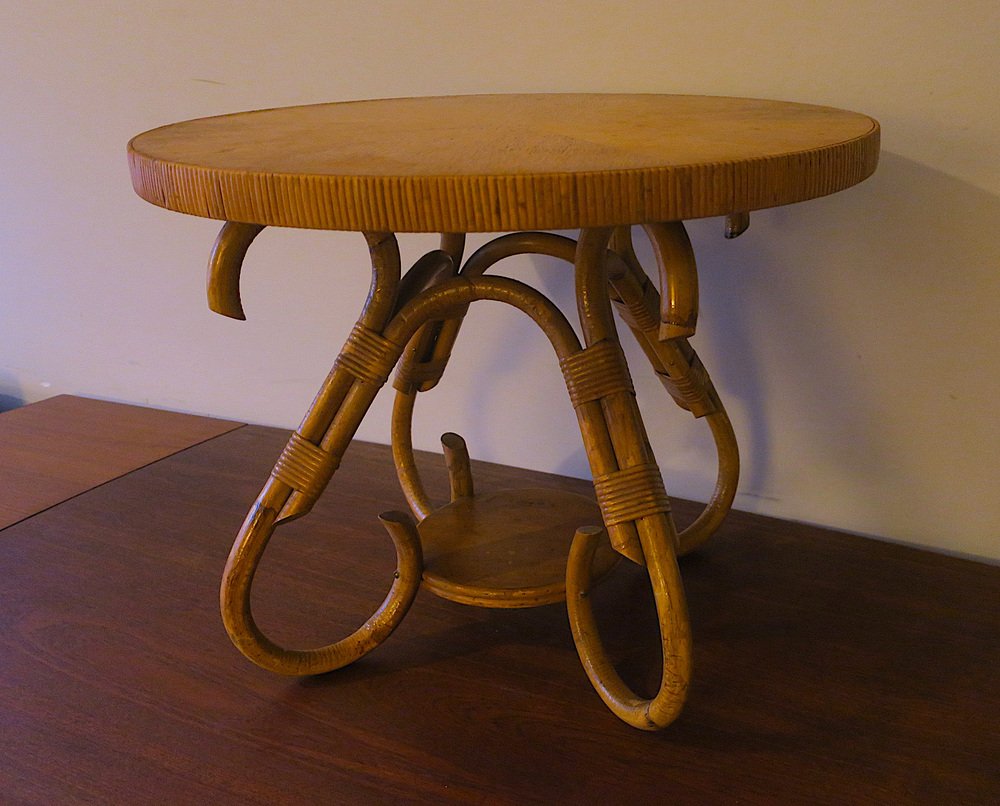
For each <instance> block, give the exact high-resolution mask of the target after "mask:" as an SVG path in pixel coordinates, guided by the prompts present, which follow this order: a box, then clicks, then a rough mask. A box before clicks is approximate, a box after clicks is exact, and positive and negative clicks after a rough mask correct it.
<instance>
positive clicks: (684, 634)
mask: <svg viewBox="0 0 1000 806" xmlns="http://www.w3.org/2000/svg"><path fill="white" fill-rule="evenodd" d="M878 153H879V127H878V124H877V123H876V122H875V121H874V120H872V119H871V118H869V117H866V116H864V115H860V114H855V113H852V112H845V111H841V110H837V109H829V108H825V107H817V106H805V105H801V104H790V103H780V102H773V101H759V100H747V99H739V98H710V97H695V96H671V95H497V96H489V95H484V96H460V97H444V98H403V99H394V100H380V101H363V102H353V103H335V104H322V105H315V106H301V107H290V108H286V109H272V110H266V111H259V112H247V113H244V114H237V115H225V116H222V117H214V118H205V119H201V120H192V121H187V122H184V123H178V124H175V125H171V126H165V127H163V128H159V129H155V130H153V131H149V132H146V133H145V134H141V135H139V136H138V137H136V138H134V139H133V140H132V142H131V143H130V144H129V160H130V165H131V170H132V182H133V185H134V187H135V190H136V192H137V193H138V194H139V195H140V196H141V197H142V198H144V199H146V200H147V201H149V202H152V203H153V204H156V205H159V206H161V207H166V208H168V209H170V210H176V211H178V212H182V213H189V214H192V215H197V216H204V217H207V218H214V219H218V220H220V221H224V222H226V223H225V224H223V227H222V231H221V233H220V234H219V237H218V240H217V241H216V244H215V248H214V251H213V252H212V256H211V260H210V268H209V278H208V297H209V304H210V306H211V307H212V309H213V310H214V311H217V312H219V313H221V314H224V315H226V316H231V317H234V318H237V319H242V318H244V314H243V308H242V305H241V303H240V292H239V275H240V268H241V265H242V261H243V258H244V256H245V254H246V252H247V249H248V248H249V247H250V244H251V242H252V241H253V240H254V238H255V237H256V236H257V235H258V234H259V233H260V232H261V230H263V229H264V228H265V227H268V226H279V227H307V228H315V229H330V230H350V231H357V232H361V233H363V235H364V237H365V240H366V241H367V243H368V248H369V250H370V254H371V265H372V285H371V292H370V294H369V296H368V299H367V301H366V303H365V305H364V308H363V310H362V312H361V315H360V317H359V319H358V321H357V323H356V324H355V326H354V329H353V330H352V331H351V334H350V336H349V337H348V339H347V342H346V343H345V344H344V347H343V349H342V351H341V353H340V355H339V356H338V357H337V359H336V361H335V362H334V364H333V369H332V370H331V372H330V374H329V375H328V377H327V378H326V380H325V381H324V383H323V385H322V386H321V387H320V389H319V392H318V394H317V395H316V398H315V400H314V402H313V404H312V406H311V407H310V409H309V411H308V412H307V413H306V415H305V418H304V419H303V421H302V424H301V425H300V426H299V428H298V429H297V430H296V431H295V432H294V433H293V434H292V436H291V439H290V440H289V442H288V445H287V447H286V448H285V449H284V451H283V452H282V453H281V455H280V456H279V457H278V460H277V463H276V464H275V466H274V469H273V470H272V472H271V475H270V477H269V478H268V480H267V481H266V483H265V484H264V488H263V490H262V491H261V493H260V495H259V496H258V498H257V500H256V502H255V503H254V505H253V507H252V508H251V510H250V513H249V514H248V516H247V518H246V521H245V522H244V524H243V527H242V529H241V530H240V533H239V536H238V537H237V539H236V542H235V544H234V546H233V549H232V552H231V553H230V555H229V560H228V563H227V565H226V569H225V573H224V577H223V580H222V591H221V603H222V615H223V620H224V622H225V625H226V629H227V630H228V632H229V635H230V637H231V638H232V640H233V642H234V643H235V644H236V646H237V647H238V648H239V649H240V650H241V651H242V652H243V653H244V654H245V655H246V656H247V657H248V658H249V659H250V660H252V661H254V662H255V663H257V664H259V665H260V666H263V667H265V668H267V669H271V670H273V671H275V672H281V673H284V674H294V675H299V674H318V673H322V672H327V671H331V670H333V669H337V668H340V667H342V666H345V665H347V664H349V663H351V662H353V661H355V660H357V659H358V658H360V657H361V656H363V655H365V654H366V653H368V652H369V651H371V650H372V649H373V648H374V647H376V646H378V644H380V643H381V642H382V641H384V640H385V639H386V638H387V637H388V636H389V634H390V633H391V632H392V630H393V629H394V628H395V627H396V625H397V624H399V622H400V621H401V619H402V618H403V616H404V615H405V614H406V612H407V610H408V608H409V607H410V605H411V603H412V602H413V599H414V597H415V595H416V593H417V589H418V588H419V587H420V585H421V584H423V585H425V586H426V587H427V588H428V589H430V590H431V591H433V592H434V593H436V594H438V595H440V596H443V597H445V598H447V599H452V600H454V601H457V602H463V603H466V604H472V605H480V606H484V607H530V606H535V605H542V604H548V603H552V602H557V601H562V600H565V601H566V603H567V609H568V611H569V620H570V625H571V628H572V632H573V638H574V640H575V642H576V646H577V649H578V651H579V655H580V659H581V661H582V663H583V666H584V668H585V669H586V672H587V674H588V676H589V677H590V680H591V681H592V683H593V685H594V687H595V688H596V690H597V692H598V693H599V694H600V696H601V697H602V699H603V700H604V702H605V703H606V704H607V705H608V707H609V708H610V709H611V710H612V711H613V712H614V713H615V714H616V715H617V716H619V717H620V718H621V719H623V720H625V721H626V722H628V723H629V724H631V725H633V726H635V727H638V728H643V729H650V730H651V729H658V728H662V727H664V726H666V725H668V724H669V723H670V722H671V721H672V720H673V719H674V718H675V717H676V716H677V714H678V713H679V711H680V709H681V707H682V705H683V703H684V699H685V695H686V692H687V688H688V681H689V679H690V674H691V634H690V627H689V624H688V617H687V609H686V605H685V600H684V591H683V586H682V582H681V577H680V574H679V571H678V566H677V556H678V555H681V554H684V553H686V552H689V551H691V550H692V549H694V548H696V547H697V546H699V545H701V544H702V543H703V542H704V541H706V540H707V539H708V538H709V537H710V536H711V535H712V533H713V532H714V531H715V530H716V529H717V528H718V526H719V524H720V523H721V521H722V519H723V518H724V517H725V515H726V513H727V512H728V510H729V507H730V506H731V504H732V501H733V496H734V494H735V490H736V481H737V475H738V468H739V459H738V453H737V447H736V440H735V438H734V436H733V431H732V427H731V425H730V422H729V418H728V417H727V415H726V412H725V409H724V408H723V405H722V402H721V401H720V400H719V397H718V395H717V394H716V391H715V389H714V387H713V385H712V382H711V380H710V379H709V376H708V372H707V371H706V369H705V367H704V365H703V364H702V362H701V361H700V360H699V358H698V356H697V354H696V353H695V352H694V350H693V349H692V348H691V346H690V344H689V343H688V339H689V338H690V337H691V336H692V335H693V334H694V332H695V321H696V318H697V313H698V283H697V275H696V268H695V261H694V255H693V253H692V249H691V244H690V242H689V240H688V237H687V234H686V232H685V229H684V225H683V223H682V222H683V221H684V220H685V219H690V218H702V217H705V216H726V233H725V234H726V235H727V236H729V237H735V236H736V235H739V234H740V233H741V232H742V231H743V230H744V229H745V228H746V226H747V224H748V221H749V213H750V211H752V210H757V209H761V208H765V207H774V206H777V205H783V204H790V203H792V202H798V201H803V200H805V199H811V198H815V197H818V196H823V195H825V194H829V193H835V192H837V191H839V190H843V189H844V188H847V187H849V186H851V185H854V184H856V183H857V182H860V181H862V180H863V179H865V178H866V177H868V176H869V175H870V174H871V173H872V172H873V171H874V170H875V166H876V164H877V162H878ZM633 225H638V226H641V227H642V229H643V230H644V232H645V235H646V237H648V238H649V240H650V242H651V244H652V251H653V255H654V257H655V262H656V274H657V276H658V279H659V291H657V289H656V287H655V286H654V284H653V283H652V282H650V280H649V278H648V277H647V274H646V272H645V270H644V269H643V267H642V266H641V265H640V263H639V261H638V259H637V258H636V254H635V251H634V250H633V247H632V227H633ZM566 229H571V230H575V229H579V230H580V236H579V239H578V240H575V241H574V240H572V239H570V238H566V237H563V236H561V235H557V234H553V233H551V232H546V230H566ZM399 232H437V233H442V234H441V241H440V249H436V250H434V251H431V252H428V253H427V254H425V255H424V256H423V257H421V258H420V259H419V260H417V261H416V263H414V264H413V266H412V267H410V269H409V270H408V271H406V272H405V273H403V272H402V271H401V267H400V257H399V250H398V247H397V242H396V235H395V233H399ZM469 232H492V233H508V234H504V235H500V236H499V237H496V238H495V239H493V240H491V241H489V242H488V243H487V244H486V245H485V246H482V247H480V248H479V249H478V250H476V251H475V252H473V253H472V254H471V255H469V256H468V257H465V255H464V245H465V233H469ZM518 254H541V255H548V256H552V257H555V258H561V259H563V260H565V261H567V262H568V263H570V264H572V265H573V266H574V270H575V278H576V296H577V308H578V313H579V318H580V327H581V332H582V334H583V344H581V343H580V340H579V339H578V337H577V336H576V333H575V332H574V330H573V328H572V327H571V325H570V324H569V322H568V321H567V319H566V317H565V316H564V315H563V313H561V312H560V311H559V309H558V308H556V306H555V305H554V304H553V303H552V302H551V301H550V300H548V299H547V298H546V297H545V296H543V295H542V294H541V293H539V292H538V291H537V290H535V289H533V288H531V287H530V286H528V285H526V284H524V283H522V282H518V281H516V280H512V279H509V278H506V277H501V276H495V275H487V274H486V272H487V271H488V270H490V269H492V268H493V266H494V265H495V264H496V263H498V262H499V261H501V260H502V259H504V258H506V257H510V256H512V255H518ZM484 299H488V300H496V301H500V302H505V303H507V304H509V305H513V306H514V307H515V308H518V309H520V310H521V311H523V312H524V313H525V314H527V315H528V317H529V318H531V319H532V320H533V321H534V322H535V324H536V325H538V327H540V328H541V329H542V330H543V331H544V333H545V335H546V336H548V338H549V341H550V342H551V344H552V347H553V349H554V351H555V354H556V357H557V358H558V361H559V364H560V367H561V368H562V371H563V375H564V376H565V380H566V388H567V390H568V393H569V398H570V401H571V402H572V405H573V407H574V409H575V410H576V415H577V418H578V420H579V425H580V431H581V434H582V437H583V443H584V446H585V448H586V451H587V456H588V458H589V461H590V467H591V471H592V473H593V477H594V491H595V496H596V504H595V503H594V501H592V500H590V499H588V498H584V497H581V496H575V495H572V494H569V493H563V492H553V491H539V490H520V491H514V492H507V493H500V494H494V495H488V496H476V495H474V494H473V480H472V477H471V473H470V465H469V457H468V452H467V450H466V447H465V443H464V442H463V440H462V439H461V437H459V436H458V435H456V434H445V435H444V436H443V437H442V443H443V447H444V455H445V460H446V462H447V466H448V471H449V475H450V479H451V503H449V504H447V505H445V506H444V507H441V508H439V509H435V508H434V507H433V506H432V505H431V503H430V499H429V498H428V496H427V493H426V492H425V490H424V486H423V484H422V483H421V480H420V477H419V475H418V473H417V469H416V465H415V462H414V455H413V448H412V442H411V419H412V414H413V409H414V404H415V401H416V398H417V396H418V395H419V394H422V393H425V392H428V391H430V390H431V389H433V388H434V386H435V385H436V384H437V383H438V381H439V380H440V379H441V376H442V373H443V372H444V370H445V367H446V365H447V363H448V358H449V355H450V353H451V351H452V347H453V345H454V344H455V339H456V337H457V336H458V332H459V329H460V327H461V323H462V319H463V317H464V316H465V314H466V312H467V311H468V309H469V306H470V304H471V303H472V302H475V301H477V300H484ZM612 308H615V309H617V310H618V313H619V315H620V316H621V319H622V320H623V321H624V322H625V324H627V325H628V327H629V328H631V330H632V331H633V333H634V334H635V336H636V338H637V339H638V341H639V344H640V345H641V346H642V348H643V350H644V351H645V353H646V355H647V357H648V358H649V361H650V363H651V364H652V368H653V371H654V372H655V373H656V375H657V377H658V378H659V379H660V380H661V381H662V382H663V385H664V386H665V387H666V388H667V390H668V392H669V393H670V394H671V396H672V397H673V398H674V400H675V401H676V402H677V403H678V404H679V405H680V406H681V407H682V408H683V409H686V410H687V411H689V412H690V413H691V414H692V415H694V416H695V417H700V418H704V419H705V420H706V422H707V423H708V426H709V428H710V429H711V431H712V435H713V437H714V438H715V444H716V446H717V449H718V456H719V474H718V481H717V484H716V488H715V491H714V493H713V495H712V498H711V500H710V501H709V503H708V504H707V505H706V507H705V510H704V512H703V513H702V515H701V516H700V517H699V518H698V519H697V520H696V521H695V522H694V523H693V524H692V525H691V526H689V527H688V528H686V529H684V530H683V531H680V532H678V531H677V530H676V529H675V527H674V523H673V520H672V518H671V514H670V500H669V498H668V497H667V493H666V491H665V489H664V485H663V481H662V479H661V477H660V472H659V469H658V468H657V465H656V460H655V457H654V456H653V454H652V452H651V451H650V448H649V444H648V441H647V439H646V431H645V427H644V425H643V421H642V417H641V416H640V413H639V410H638V408H637V407H636V401H635V394H634V392H633V389H632V381H631V378H630V376H629V370H628V367H627V365H626V362H625V359H624V356H623V354H622V350H621V347H620V346H619V341H618V334H617V332H616V329H615V323H614V319H613V315H612ZM393 369H395V370H396V374H395V378H394V380H393V386H394V387H395V390H396V400H395V406H394V409H393V421H392V447H393V455H394V458H395V464H396V470H397V473H398V475H399V481H400V484H401V485H402V488H403V492H404V493H405V495H406V499H407V501H408V502H409V505H410V508H411V509H412V512H413V515H412V517H411V515H410V514H408V513H401V512H388V513H385V514H383V515H382V516H381V520H382V522H383V524H384V526H385V528H386V530H387V531H388V533H389V536H390V537H391V539H392V541H393V543H394V544H395V548H396V554H397V558H398V567H397V571H396V574H395V577H394V579H393V581H392V584H391V587H390V590H389V593H388V595H387V596H386V598H385V600H384V601H383V603H382V605H381V606H380V607H379V608H378V610H377V611H376V612H375V613H374V614H373V615H372V616H371V618H369V619H368V621H367V622H365V623H364V624H363V625H362V626H361V627H360V628H359V629H358V630H357V631H356V632H355V633H353V634H352V635H350V636H348V637H346V638H343V639H341V640H339V641H336V642H334V643H331V644H328V645H326V646H323V647H319V648H315V649H287V648H285V647H281V646H278V645H277V644H276V643H274V642H273V641H272V640H271V639H270V638H268V637H267V636H266V635H264V634H263V633H262V632H261V630H260V629H259V628H258V627H257V625H256V623H255V622H254V618H253V614H252V612H251V608H250V589H251V586H252V583H253V578H254V573H255V571H256V569H257V565H258V563H259V562H260V559H261V556H262V555H263V553H264V550H265V548H266V547H267V543H268V540H269V539H270V537H271V535H272V534H273V532H274V530H275V529H276V528H277V527H278V526H280V525H281V524H282V523H285V522H287V521H289V520H291V519H293V518H298V517H301V516H302V515H305V514H306V513H308V512H309V510H310V509H311V507H312V506H313V504H314V503H315V501H316V500H317V498H318V497H319V495H320V494H321V493H322V492H323V489H324V488H325V487H326V485H327V483H328V482H329V481H330V478H331V477H332V476H333V473H334V471H335V470H336V469H337V467H338V465H339V464H340V461H341V457H342V456H343V455H344V452H345V451H346V450H347V448H348V445H349V444H350V442H351V439H352V438H353V436H354V433H355V432H356V430H357V428H358V426H359V424H360V422H361V419H362V417H364V415H365V413H366V412H367V410H368V408H369V407H370V405H371V403H372V400H373V398H374V397H375V394H376V392H377V391H378V390H379V388H380V387H381V386H382V385H383V384H384V383H385V382H386V381H387V380H388V379H389V376H390V374H391V373H392V371H393ZM621 556H624V557H626V558H628V559H629V560H631V561H632V562H635V563H639V564H642V565H644V566H645V568H646V570H647V571H648V574H649V579H650V583H651V585H652V589H653V594H654V600H655V603H656V608H657V614H658V622H659V629H660V635H661V641H662V648H663V673H662V677H661V682H660V687H659V691H658V692H657V693H656V694H655V695H654V696H653V697H652V698H651V699H643V698H641V697H639V696H637V695H636V694H635V693H633V692H632V691H631V690H630V689H629V688H628V686H627V685H626V684H625V683H624V682H623V681H622V679H621V678H620V677H619V676H618V674H617V673H616V671H615V669H614V667H613V665H612V663H611V661H610V660H609V658H608V656H607V654H606V653H605V651H604V648H603V645H602V643H601V639H600V636H599V634H598V631H597V628H596V623H595V620H594V617H593V614H592V611H591V607H590V604H589V598H588V592H589V590H590V587H591V585H592V584H593V582H594V581H595V580H597V579H599V578H600V576H601V575H603V574H605V573H606V572H607V571H609V570H610V568H611V567H612V566H613V565H614V563H615V562H616V561H617V560H618V559H619V557H621Z"/></svg>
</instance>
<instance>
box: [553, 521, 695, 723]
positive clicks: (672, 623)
mask: <svg viewBox="0 0 1000 806" xmlns="http://www.w3.org/2000/svg"><path fill="white" fill-rule="evenodd" d="M604 534H605V531H604V529H602V528H600V527H584V528H582V529H578V530H577V532H576V535H575V536H574V538H573V543H572V545H571V546H570V550H569V559H568V561H567V563H566V608H567V610H568V612H569V624H570V629H571V630H572V632H573V641H574V642H575V643H576V647H577V651H578V652H579V654H580V661H581V662H582V664H583V668H584V670H585V671H586V672H587V677H589V678H590V682H591V683H592V684H593V686H594V688H595V689H596V690H597V693H598V694H599V695H600V697H601V699H602V700H604V703H605V704H606V705H607V706H608V708H609V709H611V711H612V712H613V713H614V714H615V716H617V717H619V718H620V719H622V720H623V721H625V722H627V723H628V724H629V725H632V726H633V727H636V728H641V729H642V730H659V729H660V728H662V727H665V726H666V725H669V724H670V723H671V722H673V720H674V719H676V718H677V715H678V714H679V713H680V710H681V707H682V706H683V705H684V700H685V697H686V696H687V685H688V673H689V667H688V664H687V663H686V662H682V663H679V664H677V663H671V662H669V661H666V662H664V664H663V676H662V678H661V681H660V687H659V691H658V692H657V693H656V696H654V697H653V698H652V699H649V700H645V699H642V698H641V697H637V696H636V695H635V694H634V693H633V692H632V690H631V689H630V688H629V687H628V685H626V683H625V682H624V681H623V680H622V679H621V677H620V676H619V674H618V672H617V671H616V670H615V667H614V664H613V663H612V662H611V660H610V659H609V658H608V655H607V653H606V652H605V651H604V645H603V644H602V643H601V636H600V632H599V630H598V627H597V621H596V620H595V619H594V612H593V609H592V607H591V605H590V588H591V582H592V577H591V565H592V563H593V559H594V552H595V551H596V550H597V547H598V543H599V542H600V539H601V537H602V536H603V535H604ZM663 545H664V541H659V542H658V543H656V544H653V545H651V546H650V553H651V555H652V556H651V557H650V558H649V561H648V562H647V568H649V569H650V574H651V576H650V582H651V584H652V587H653V597H654V601H655V603H656V615H657V621H658V623H659V628H660V641H661V649H662V654H663V657H664V659H671V658H678V657H679V656H689V655H690V651H691V648H690V637H689V629H688V625H687V608H686V605H685V603H684V601H683V598H681V599H679V600H676V599H674V598H672V597H673V595H676V594H677V593H678V592H681V591H682V590H683V588H682V583H681V579H680V574H679V572H678V570H677V563H676V562H673V561H672V560H673V558H672V557H669V556H658V552H660V551H661V550H662V546H663ZM654 574H655V576H653V575H654Z"/></svg>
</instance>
